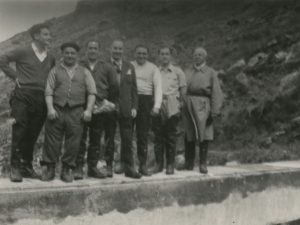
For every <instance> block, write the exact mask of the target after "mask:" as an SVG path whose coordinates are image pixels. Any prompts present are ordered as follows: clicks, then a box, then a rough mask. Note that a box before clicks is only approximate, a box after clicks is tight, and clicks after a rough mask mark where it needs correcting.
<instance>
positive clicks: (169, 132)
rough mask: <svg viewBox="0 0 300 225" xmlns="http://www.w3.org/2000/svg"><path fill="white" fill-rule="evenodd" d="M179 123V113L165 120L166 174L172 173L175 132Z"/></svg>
mask: <svg viewBox="0 0 300 225" xmlns="http://www.w3.org/2000/svg"><path fill="white" fill-rule="evenodd" d="M178 123H179V115H174V116H172V117H171V118H170V119H168V120H167V122H166V124H165V125H164V128H165V129H164V130H165V138H166V158H167V171H166V174H174V163H175V152H176V134H177V126H178Z"/></svg>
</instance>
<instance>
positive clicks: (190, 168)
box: [184, 165, 194, 170]
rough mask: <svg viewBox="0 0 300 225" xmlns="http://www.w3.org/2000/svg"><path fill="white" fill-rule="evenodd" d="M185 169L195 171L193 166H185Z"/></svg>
mask: <svg viewBox="0 0 300 225" xmlns="http://www.w3.org/2000/svg"><path fill="white" fill-rule="evenodd" d="M184 168H185V169H186V170H194V166H193V165H185V166H184Z"/></svg>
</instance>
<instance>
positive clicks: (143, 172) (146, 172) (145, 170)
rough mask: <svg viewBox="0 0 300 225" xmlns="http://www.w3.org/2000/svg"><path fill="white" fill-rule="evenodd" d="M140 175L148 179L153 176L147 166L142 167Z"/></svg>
mask: <svg viewBox="0 0 300 225" xmlns="http://www.w3.org/2000/svg"><path fill="white" fill-rule="evenodd" d="M139 173H140V174H142V175H143V176H146V177H150V176H152V174H151V173H150V172H149V171H148V169H147V167H146V166H140V168H139Z"/></svg>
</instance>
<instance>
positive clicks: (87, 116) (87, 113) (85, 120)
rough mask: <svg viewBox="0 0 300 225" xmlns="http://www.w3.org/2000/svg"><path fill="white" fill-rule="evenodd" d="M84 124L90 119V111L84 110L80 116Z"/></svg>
mask: <svg viewBox="0 0 300 225" xmlns="http://www.w3.org/2000/svg"><path fill="white" fill-rule="evenodd" d="M82 119H83V121H84V122H90V121H91V119H92V112H91V111H90V110H85V111H84V112H83V115H82Z"/></svg>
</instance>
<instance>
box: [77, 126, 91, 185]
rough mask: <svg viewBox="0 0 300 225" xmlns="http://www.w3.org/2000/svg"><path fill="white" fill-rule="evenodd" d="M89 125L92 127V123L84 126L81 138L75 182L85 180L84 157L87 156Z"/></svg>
mask: <svg viewBox="0 0 300 225" xmlns="http://www.w3.org/2000/svg"><path fill="white" fill-rule="evenodd" d="M89 125H90V123H85V124H84V125H83V131H82V136H81V139H80V144H79V151H78V154H77V158H76V169H75V171H74V179H75V180H82V179H83V175H84V174H83V166H84V156H85V152H86V140H87V134H88V130H89Z"/></svg>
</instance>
